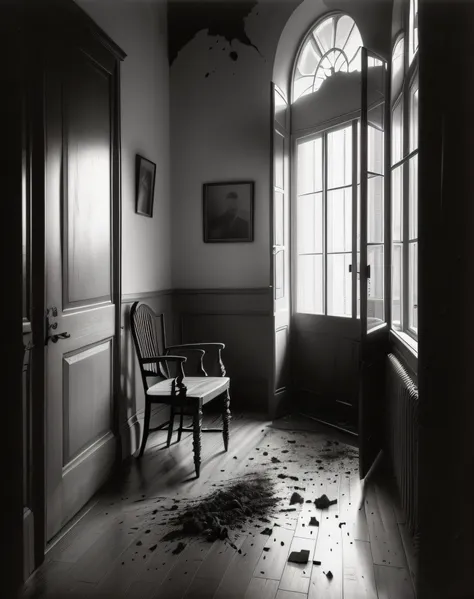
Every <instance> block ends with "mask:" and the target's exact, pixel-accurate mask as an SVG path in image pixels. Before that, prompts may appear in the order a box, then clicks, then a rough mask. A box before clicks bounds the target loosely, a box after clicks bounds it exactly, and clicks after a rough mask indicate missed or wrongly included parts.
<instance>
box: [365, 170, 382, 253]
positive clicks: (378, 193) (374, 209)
mask: <svg viewBox="0 0 474 599" xmlns="http://www.w3.org/2000/svg"><path fill="white" fill-rule="evenodd" d="M367 242H368V243H379V242H380V243H382V242H383V177H370V178H369V180H368V181H367Z"/></svg>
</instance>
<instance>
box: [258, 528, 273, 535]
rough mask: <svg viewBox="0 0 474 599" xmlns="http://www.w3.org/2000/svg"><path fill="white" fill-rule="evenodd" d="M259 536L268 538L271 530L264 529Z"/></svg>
mask: <svg viewBox="0 0 474 599" xmlns="http://www.w3.org/2000/svg"><path fill="white" fill-rule="evenodd" d="M260 534H262V535H268V536H270V535H271V534H272V529H271V528H266V529H265V530H262V532H261V533H260Z"/></svg>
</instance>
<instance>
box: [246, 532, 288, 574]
mask: <svg viewBox="0 0 474 599" xmlns="http://www.w3.org/2000/svg"><path fill="white" fill-rule="evenodd" d="M292 539H293V531H292V530H288V529H287V528H283V527H274V528H273V530H272V534H271V535H270V536H269V537H268V541H267V542H266V543H265V549H268V551H262V554H261V556H260V559H259V560H258V563H257V565H256V566H255V570H254V573H253V575H254V576H255V577H257V578H270V579H272V580H280V578H281V576H282V574H283V570H284V569H285V566H286V561H287V559H288V554H289V552H290V546H291V541H292Z"/></svg>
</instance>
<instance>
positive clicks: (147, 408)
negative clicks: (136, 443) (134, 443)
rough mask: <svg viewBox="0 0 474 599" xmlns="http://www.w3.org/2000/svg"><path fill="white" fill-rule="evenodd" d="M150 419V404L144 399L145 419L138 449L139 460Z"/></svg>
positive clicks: (143, 448) (143, 449) (146, 437)
mask: <svg viewBox="0 0 474 599" xmlns="http://www.w3.org/2000/svg"><path fill="white" fill-rule="evenodd" d="M150 417H151V402H150V401H148V399H147V398H146V397H145V418H144V419H143V436H142V444H141V447H140V453H139V454H138V457H139V458H141V457H142V455H143V452H144V451H145V445H146V440H147V439H148V431H149V430H150Z"/></svg>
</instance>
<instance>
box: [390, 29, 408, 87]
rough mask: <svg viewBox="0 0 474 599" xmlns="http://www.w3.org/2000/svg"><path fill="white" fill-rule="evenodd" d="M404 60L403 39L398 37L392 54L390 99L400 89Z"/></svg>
mask: <svg viewBox="0 0 474 599" xmlns="http://www.w3.org/2000/svg"><path fill="white" fill-rule="evenodd" d="M404 60H405V40H404V38H403V37H402V38H400V39H399V40H398V42H397V43H396V44H395V48H394V49H393V54H392V99H394V98H396V97H397V96H398V94H399V93H400V91H401V89H402V82H403V74H404Z"/></svg>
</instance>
